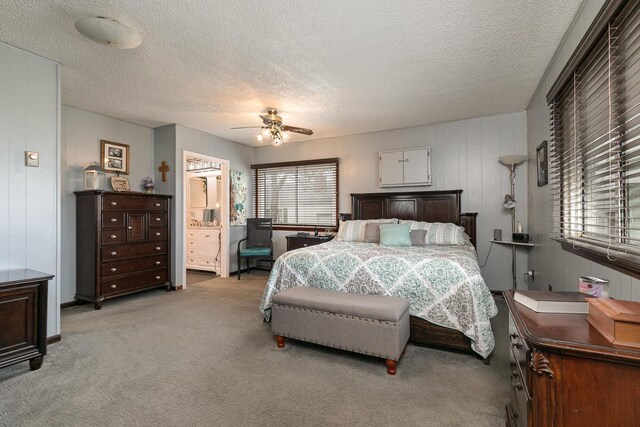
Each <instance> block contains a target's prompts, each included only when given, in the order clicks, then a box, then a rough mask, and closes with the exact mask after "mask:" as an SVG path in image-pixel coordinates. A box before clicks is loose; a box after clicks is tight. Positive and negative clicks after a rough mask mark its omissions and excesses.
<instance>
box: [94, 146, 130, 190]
mask: <svg viewBox="0 0 640 427" xmlns="http://www.w3.org/2000/svg"><path fill="white" fill-rule="evenodd" d="M100 151H101V153H102V157H101V158H102V168H103V169H104V170H105V171H107V172H112V173H117V174H124V175H129V146H128V145H127V144H120V143H118V142H111V141H105V140H104V139H103V140H101V141H100ZM114 190H115V188H114Z"/></svg>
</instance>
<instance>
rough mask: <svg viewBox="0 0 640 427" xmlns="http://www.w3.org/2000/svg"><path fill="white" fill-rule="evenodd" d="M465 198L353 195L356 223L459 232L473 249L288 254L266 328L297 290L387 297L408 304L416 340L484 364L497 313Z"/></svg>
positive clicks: (266, 298) (334, 244) (275, 273)
mask: <svg viewBox="0 0 640 427" xmlns="http://www.w3.org/2000/svg"><path fill="white" fill-rule="evenodd" d="M461 193H462V190H453V191H435V192H415V193H368V194H352V195H351V198H352V217H353V219H379V218H398V219H401V220H416V221H426V222H451V223H454V224H459V225H462V226H463V227H464V228H465V231H466V233H467V235H469V237H470V243H468V244H465V245H450V246H449V245H447V246H432V245H427V246H411V247H389V246H383V245H378V244H375V243H360V242H344V241H340V242H338V241H331V242H328V243H324V244H322V245H317V246H312V247H308V248H304V249H298V250H295V251H291V252H287V253H285V254H283V255H282V256H281V257H280V258H278V260H277V261H276V263H275V264H274V268H273V270H272V273H271V276H270V277H269V280H268V282H267V286H266V288H265V292H264V294H263V298H262V301H261V304H260V310H261V311H262V312H263V314H264V317H265V320H269V316H270V307H271V298H273V296H275V295H276V294H277V293H278V292H280V291H283V290H285V289H288V288H291V287H295V286H314V287H321V288H326V289H334V290H339V291H346V292H353V293H366V294H386V295H394V296H401V297H406V298H408V299H409V300H410V313H411V315H412V316H411V340H412V341H413V342H415V343H419V344H426V345H436V346H441V347H446V348H451V349H456V350H463V351H473V352H475V353H477V354H478V355H479V356H480V357H482V358H484V359H485V360H487V358H488V356H489V354H490V353H491V351H492V350H493V347H494V338H493V333H492V331H491V324H490V321H489V319H490V318H491V317H493V316H495V315H496V314H497V307H496V305H495V302H494V301H493V298H492V297H491V294H490V291H489V289H488V288H487V286H486V284H485V283H484V281H483V279H482V275H481V273H480V268H479V266H478V262H477V255H476V252H475V249H474V247H473V246H472V244H471V242H472V243H475V237H476V236H475V214H461V212H460V195H461Z"/></svg>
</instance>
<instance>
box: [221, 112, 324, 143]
mask: <svg viewBox="0 0 640 427" xmlns="http://www.w3.org/2000/svg"><path fill="white" fill-rule="evenodd" d="M260 118H261V119H262V123H264V125H263V126H243V127H237V128H231V129H246V128H247V127H256V128H260V133H257V134H256V135H255V138H256V141H258V142H259V143H261V144H262V143H263V142H264V141H271V143H272V144H273V145H275V146H278V145H281V144H283V143H285V142H287V141H289V139H291V132H295V133H301V134H304V135H313V131H312V130H311V129H305V128H299V127H295V126H286V125H283V124H282V117H280V116H279V115H278V110H276V109H275V108H269V109H268V110H267V114H266V115H263V114H260Z"/></svg>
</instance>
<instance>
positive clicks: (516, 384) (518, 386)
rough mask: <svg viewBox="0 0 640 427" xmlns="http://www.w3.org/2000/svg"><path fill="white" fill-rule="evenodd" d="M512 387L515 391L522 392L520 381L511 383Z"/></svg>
mask: <svg viewBox="0 0 640 427" xmlns="http://www.w3.org/2000/svg"><path fill="white" fill-rule="evenodd" d="M511 387H513V389H514V390H518V391H520V390H522V384H520V381H518V382H517V383H514V382H511Z"/></svg>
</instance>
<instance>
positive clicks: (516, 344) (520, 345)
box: [511, 342, 522, 350]
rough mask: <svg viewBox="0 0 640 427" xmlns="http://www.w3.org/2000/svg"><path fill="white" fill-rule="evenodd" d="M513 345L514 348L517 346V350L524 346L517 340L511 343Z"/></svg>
mask: <svg viewBox="0 0 640 427" xmlns="http://www.w3.org/2000/svg"><path fill="white" fill-rule="evenodd" d="M511 346H512V347H513V348H515V349H516V350H520V349H521V348H522V344H520V343H517V342H514V343H511Z"/></svg>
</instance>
